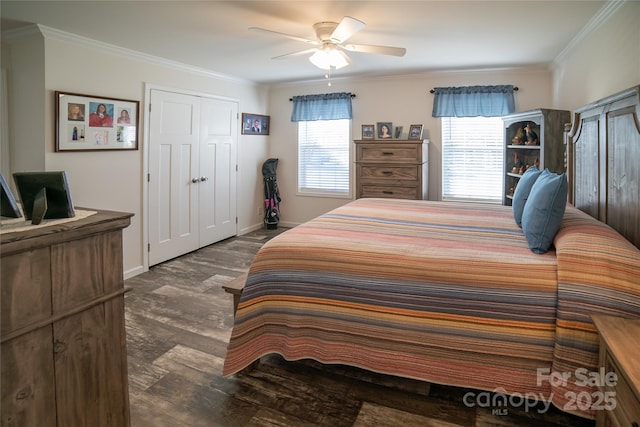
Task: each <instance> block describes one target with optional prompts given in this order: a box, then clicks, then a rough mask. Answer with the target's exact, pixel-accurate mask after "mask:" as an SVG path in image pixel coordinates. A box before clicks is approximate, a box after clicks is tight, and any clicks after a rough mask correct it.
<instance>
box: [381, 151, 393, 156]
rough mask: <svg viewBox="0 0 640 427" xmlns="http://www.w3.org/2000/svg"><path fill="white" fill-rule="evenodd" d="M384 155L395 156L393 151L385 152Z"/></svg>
mask: <svg viewBox="0 0 640 427" xmlns="http://www.w3.org/2000/svg"><path fill="white" fill-rule="evenodd" d="M382 155H383V156H393V151H383V152H382Z"/></svg>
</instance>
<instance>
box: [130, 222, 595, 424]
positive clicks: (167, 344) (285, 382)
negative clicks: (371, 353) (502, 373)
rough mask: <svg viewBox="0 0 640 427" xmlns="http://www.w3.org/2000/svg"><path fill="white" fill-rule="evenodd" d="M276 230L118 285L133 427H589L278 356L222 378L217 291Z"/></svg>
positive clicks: (225, 334) (228, 320)
mask: <svg viewBox="0 0 640 427" xmlns="http://www.w3.org/2000/svg"><path fill="white" fill-rule="evenodd" d="M282 231H284V229H283V228H278V229H277V230H266V229H262V230H258V231H255V232H252V233H250V234H247V235H244V236H239V237H234V238H231V239H228V240H225V241H223V242H220V243H217V244H214V245H211V246H208V247H206V248H203V249H200V250H198V251H196V252H193V253H190V254H187V255H185V256H182V257H180V258H176V259H174V260H171V261H168V262H165V263H163V264H160V265H157V266H154V267H152V268H151V269H150V270H149V271H148V272H146V273H144V274H141V275H139V276H136V277H134V278H132V279H129V280H127V281H126V285H127V286H129V287H131V288H132V290H131V291H130V292H128V293H127V294H126V298H125V301H126V326H127V350H128V362H129V399H130V403H131V425H132V427H163V426H167V427H178V426H180V427H181V426H189V427H196V426H421V427H424V426H426V427H436V426H437V427H451V426H478V427H480V426H482V427H485V426H501V427H514V426H534V427H535V426H539V427H554V426H575V427H593V426H594V423H593V422H592V421H589V420H584V419H582V418H578V417H574V416H571V415H568V414H565V413H562V412H560V411H559V410H557V409H555V408H553V407H552V408H551V409H550V410H549V411H548V412H546V413H544V414H540V413H538V411H537V410H536V409H530V410H529V411H525V410H524V409H523V408H517V407H508V408H502V409H501V410H498V409H495V408H493V409H492V408H486V407H478V406H476V407H468V406H467V405H465V404H464V403H463V402H464V395H465V393H467V392H469V391H471V390H464V389H459V388H455V387H445V386H439V385H435V384H428V383H424V382H420V381H414V380H407V379H401V378H395V377H389V376H384V375H378V374H374V373H371V372H367V371H362V370H358V369H354V368H349V367H344V366H324V365H321V364H319V363H317V362H313V361H302V362H286V361H283V360H281V358H279V357H278V356H267V357H264V358H262V360H261V363H260V364H259V365H258V366H257V367H256V368H255V369H254V370H252V371H250V372H248V373H240V374H238V375H235V376H232V377H229V378H225V377H222V376H221V374H220V373H221V371H222V364H223V361H224V357H225V354H226V346H227V342H228V339H229V335H230V333H231V328H232V326H233V302H232V301H233V299H232V296H231V295H229V294H227V293H225V292H224V291H223V289H222V285H223V284H224V283H227V282H229V281H230V280H232V279H234V278H236V277H238V276H239V275H240V274H242V273H244V272H245V271H246V270H247V269H248V268H249V265H250V263H251V260H252V259H253V257H254V255H255V253H256V252H257V251H258V249H259V248H260V247H261V246H262V244H264V242H266V241H267V240H268V239H270V238H271V237H273V236H275V235H276V234H278V233H280V232H282Z"/></svg>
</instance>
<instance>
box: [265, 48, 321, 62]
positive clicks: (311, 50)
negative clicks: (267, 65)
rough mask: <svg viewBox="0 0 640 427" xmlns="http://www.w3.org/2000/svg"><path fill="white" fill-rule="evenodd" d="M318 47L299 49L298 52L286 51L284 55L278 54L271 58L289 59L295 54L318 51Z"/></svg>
mask: <svg viewBox="0 0 640 427" xmlns="http://www.w3.org/2000/svg"><path fill="white" fill-rule="evenodd" d="M317 50H318V49H317V48H315V47H312V48H311V49H305V50H299V51H297V52H291V53H285V54H284V55H278V56H274V57H273V58H271V59H287V58H293V57H295V56H301V55H306V54H308V53H313V52H316V51H317Z"/></svg>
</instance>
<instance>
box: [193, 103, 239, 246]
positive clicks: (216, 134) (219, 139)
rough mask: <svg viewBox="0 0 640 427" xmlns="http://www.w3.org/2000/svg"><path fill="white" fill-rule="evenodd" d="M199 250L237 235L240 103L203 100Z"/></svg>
mask: <svg viewBox="0 0 640 427" xmlns="http://www.w3.org/2000/svg"><path fill="white" fill-rule="evenodd" d="M201 111H202V113H201V120H200V179H201V181H200V184H199V200H200V209H199V211H200V246H201V247H202V246H206V245H210V244H212V243H215V242H219V241H220V240H223V239H226V238H228V237H231V236H235V235H236V174H237V172H236V163H237V160H236V159H237V140H238V103H237V102H232V101H225V100H219V99H211V98H202V109H201Z"/></svg>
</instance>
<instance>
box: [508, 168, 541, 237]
mask: <svg viewBox="0 0 640 427" xmlns="http://www.w3.org/2000/svg"><path fill="white" fill-rule="evenodd" d="M541 173H542V171H540V170H538V168H537V167H535V166H531V167H529V169H527V170H526V172H525V173H523V174H522V176H521V177H520V180H519V181H518V185H516V189H515V191H514V192H513V200H512V201H511V207H512V208H513V218H514V219H515V220H516V224H518V227H522V212H523V211H524V205H525V203H526V202H527V199H528V198H529V193H530V192H531V187H533V184H535V182H536V181H537V180H538V177H539V176H540V174H541Z"/></svg>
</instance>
